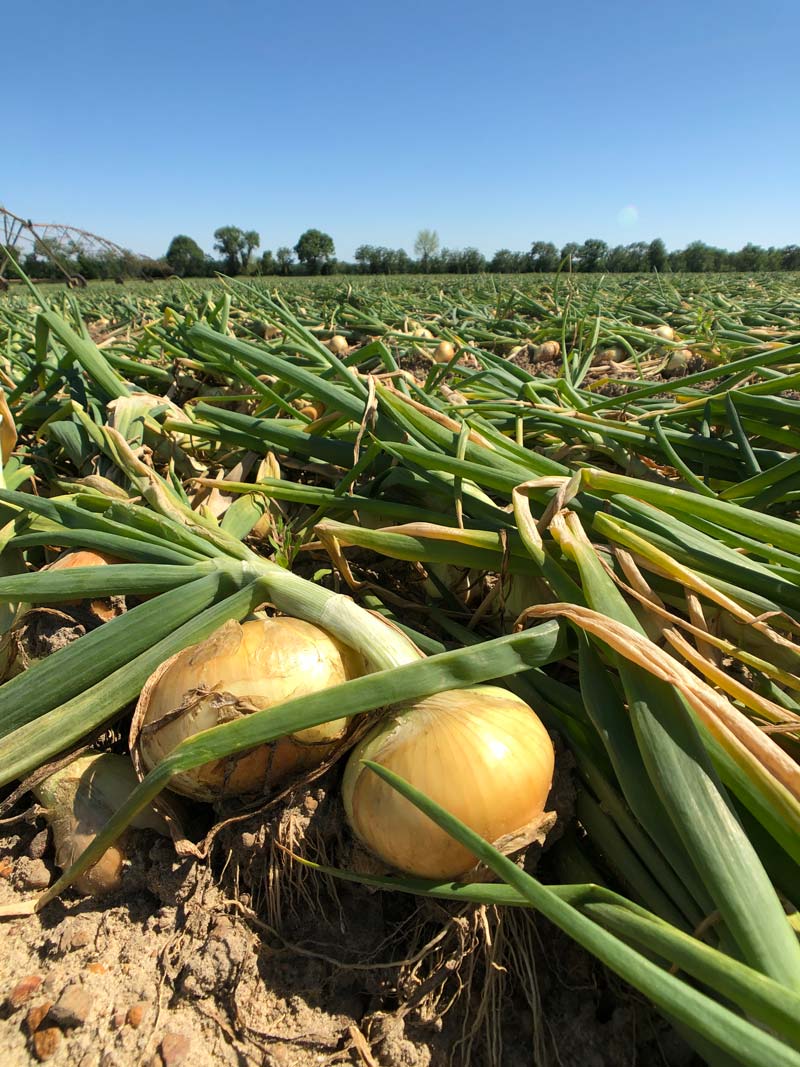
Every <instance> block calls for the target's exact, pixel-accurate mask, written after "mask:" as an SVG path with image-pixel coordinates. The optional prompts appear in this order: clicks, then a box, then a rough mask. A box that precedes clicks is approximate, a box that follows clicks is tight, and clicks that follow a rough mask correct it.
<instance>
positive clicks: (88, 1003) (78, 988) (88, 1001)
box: [50, 984, 92, 1030]
mask: <svg viewBox="0 0 800 1067" xmlns="http://www.w3.org/2000/svg"><path fill="white" fill-rule="evenodd" d="M91 1010H92V997H91V994H90V993H89V991H88V990H87V989H85V988H84V987H83V986H82V985H77V984H73V985H68V986H67V988H66V989H65V990H64V992H63V993H62V994H61V996H60V997H59V998H58V1000H57V1001H56V1002H55V1004H54V1005H53V1007H52V1008H51V1009H50V1018H51V1019H52V1020H53V1022H54V1023H55V1024H56V1025H57V1026H60V1027H61V1028H62V1029H67V1030H69V1029H72V1028H73V1027H76V1026H83V1024H84V1023H85V1022H86V1020H87V1018H88V1017H89V1012H90V1011H91Z"/></svg>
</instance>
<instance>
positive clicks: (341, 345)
mask: <svg viewBox="0 0 800 1067" xmlns="http://www.w3.org/2000/svg"><path fill="white" fill-rule="evenodd" d="M325 347H326V348H329V349H330V350H331V352H333V354H334V355H335V356H341V355H343V354H344V353H345V352H346V351H347V349H348V348H349V347H350V346H349V345H348V343H347V338H346V337H342V335H341V334H340V333H335V334H334V335H333V337H331V338H330V340H328V341H326V342H325Z"/></svg>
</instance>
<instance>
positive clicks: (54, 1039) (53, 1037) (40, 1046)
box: [33, 1026, 61, 1060]
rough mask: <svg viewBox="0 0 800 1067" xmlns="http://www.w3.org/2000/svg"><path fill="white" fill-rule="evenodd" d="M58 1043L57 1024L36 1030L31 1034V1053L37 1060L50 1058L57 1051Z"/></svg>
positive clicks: (59, 1037) (59, 1033) (59, 1041)
mask: <svg viewBox="0 0 800 1067" xmlns="http://www.w3.org/2000/svg"><path fill="white" fill-rule="evenodd" d="M60 1043H61V1031H60V1030H59V1029H58V1027H57V1026H48V1027H46V1028H45V1029H44V1030H37V1031H36V1033H35V1034H34V1035H33V1054H34V1056H35V1057H36V1059H37V1060H50V1059H52V1058H53V1056H55V1054H56V1052H57V1051H58V1046H59V1044H60Z"/></svg>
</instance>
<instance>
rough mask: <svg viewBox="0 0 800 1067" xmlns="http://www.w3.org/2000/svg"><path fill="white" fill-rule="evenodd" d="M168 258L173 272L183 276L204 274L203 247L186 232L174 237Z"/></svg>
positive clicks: (168, 250) (168, 251)
mask: <svg viewBox="0 0 800 1067" xmlns="http://www.w3.org/2000/svg"><path fill="white" fill-rule="evenodd" d="M166 260H167V263H168V264H169V268H170V270H171V271H172V273H173V274H179V275H180V276H181V277H182V278H186V277H191V276H193V275H194V276H196V275H198V274H202V273H203V267H204V265H205V256H204V255H203V250H202V248H201V247H200V245H199V244H198V243H197V242H196V241H194V240H192V238H191V237H187V236H186V234H184V233H179V234H178V235H177V237H173V238H172V240H171V241H170V244H169V248H168V249H167V255H166Z"/></svg>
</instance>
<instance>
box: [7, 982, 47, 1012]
mask: <svg viewBox="0 0 800 1067" xmlns="http://www.w3.org/2000/svg"><path fill="white" fill-rule="evenodd" d="M41 984H42V976H41V975H40V974H29V975H28V977H27V978H23V979H22V981H21V982H17V984H16V985H15V986H14V988H13V989H12V990H11V992H10V993H9V994H8V1003H9V1005H10V1007H11V1008H13V1009H14V1011H16V1010H17V1008H21V1007H22V1005H23V1004H25V1003H26V1002H27V1001H29V1000H30V999H31V997H32V996H33V994H34V993H35V992H36V990H37V989H38V988H39V986H40V985H41Z"/></svg>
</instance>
